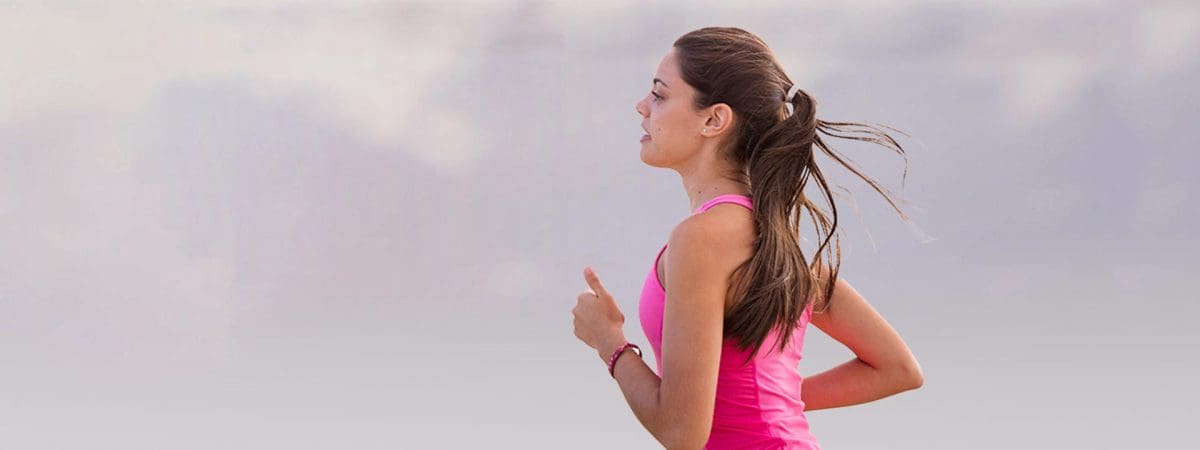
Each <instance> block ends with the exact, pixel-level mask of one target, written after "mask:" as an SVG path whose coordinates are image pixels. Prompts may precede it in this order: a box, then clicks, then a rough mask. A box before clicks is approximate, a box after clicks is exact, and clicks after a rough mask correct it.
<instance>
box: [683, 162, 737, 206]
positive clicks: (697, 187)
mask: <svg viewBox="0 0 1200 450" xmlns="http://www.w3.org/2000/svg"><path fill="white" fill-rule="evenodd" d="M683 187H684V189H685V190H687V194H688V201H689V202H690V203H691V205H692V206H691V208H690V209H689V210H688V211H695V210H696V208H699V207H700V206H702V205H704V204H705V203H707V202H708V201H709V200H712V199H714V198H716V197H717V196H719V195H725V194H738V195H745V196H749V195H750V186H749V185H748V184H746V183H738V182H736V181H733V180H730V179H727V178H725V177H722V176H720V175H718V174H715V173H702V172H699V171H698V172H694V173H692V174H684V175H683Z"/></svg>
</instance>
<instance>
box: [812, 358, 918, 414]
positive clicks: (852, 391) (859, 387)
mask: <svg viewBox="0 0 1200 450" xmlns="http://www.w3.org/2000/svg"><path fill="white" fill-rule="evenodd" d="M918 386H920V381H917V378H916V377H915V376H914V375H913V374H912V373H911V371H908V370H904V369H900V368H897V369H882V368H875V367H872V366H871V365H869V364H867V363H866V362H864V361H863V360H861V359H858V358H854V359H853V360H850V361H847V362H845V363H843V364H841V365H839V366H837V367H834V368H832V369H829V370H826V371H824V372H821V373H818V374H816V375H812V376H808V377H805V378H804V381H803V383H802V384H801V387H800V398H801V400H803V401H804V410H805V411H814V410H818V409H827V408H838V407H842V406H850V405H857V404H860V403H866V402H869V401H873V400H878V399H881V398H884V397H888V396H891V395H894V394H898V393H900V392H904V391H907V390H910V389H915V388H917V387H918Z"/></svg>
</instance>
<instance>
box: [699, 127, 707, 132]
mask: <svg viewBox="0 0 1200 450" xmlns="http://www.w3.org/2000/svg"><path fill="white" fill-rule="evenodd" d="M705 131H708V128H705V129H703V130H700V132H701V133H703V132H705Z"/></svg>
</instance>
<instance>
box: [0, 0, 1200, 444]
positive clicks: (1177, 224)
mask: <svg viewBox="0 0 1200 450" xmlns="http://www.w3.org/2000/svg"><path fill="white" fill-rule="evenodd" d="M796 3H799V2H784V1H773V2H750V3H749V4H741V3H738V4H734V3H731V2H697V1H688V2H669V3H668V2H660V3H653V4H648V3H644V2H636V1H606V2H603V3H601V2H594V4H585V5H580V4H576V2H536V1H530V2H399V3H389V2H363V1H332V0H328V1H308V2H285V1H278V0H256V1H232V0H221V1H192V0H189V1H170V2H166V1H164V2H150V3H146V2H132V1H105V2H92V1H79V2H70V1H58V2H26V1H16V2H3V3H0V399H2V400H0V447H3V448H19V449H59V448H104V449H107V448H113V449H143V448H144V449H160V448H172V449H216V448H222V449H224V448H245V449H267V448H272V449H273V448H279V449H283V448H287V449H342V448H355V449H374V448H380V449H383V448H388V449H397V448H414V449H415V448H446V449H460V448H461V449H467V448H574V449H612V448H647V449H649V448H658V446H657V443H656V442H655V441H654V440H653V438H652V437H651V436H650V435H649V433H647V432H646V431H645V430H644V429H643V428H642V427H641V426H640V424H639V423H638V422H637V420H636V419H635V418H634V416H633V414H632V412H631V411H630V410H629V408H628V406H627V405H626V404H625V401H624V399H623V398H622V396H621V393H620V391H619V388H618V387H617V386H616V384H615V383H614V382H613V381H612V380H611V379H610V378H609V376H608V374H607V372H606V370H605V368H604V365H603V362H602V361H600V360H599V358H597V357H596V354H595V352H594V351H593V350H591V349H590V348H588V347H586V345H584V344H583V343H582V342H580V341H579V340H577V339H576V338H575V336H574V335H573V334H572V317H571V308H572V307H573V306H574V304H575V297H576V295H577V294H578V293H579V292H581V291H583V290H585V289H586V288H587V285H586V284H585V282H584V280H583V278H582V269H583V267H584V266H586V265H591V266H592V267H595V268H596V270H597V272H598V274H599V275H600V277H601V279H602V280H603V282H604V283H605V285H606V286H607V287H608V289H609V290H610V291H612V292H613V293H614V295H615V296H616V297H617V300H618V303H619V304H620V305H621V307H622V309H623V311H624V312H625V314H626V326H625V333H626V336H627V337H628V338H629V339H630V340H631V341H633V342H634V343H637V344H639V345H643V346H645V345H646V344H647V342H646V339H645V336H644V335H643V334H642V331H641V329H640V327H638V326H637V324H638V321H637V319H636V317H637V315H636V314H637V295H638V293H640V292H641V287H642V286H641V283H642V281H643V280H644V279H645V276H646V273H647V271H648V270H649V268H650V265H651V263H652V262H653V258H654V256H655V254H657V251H658V249H659V248H660V246H661V245H662V244H663V243H664V242H665V240H666V237H667V233H668V232H669V231H670V229H671V228H672V226H673V225H674V224H676V223H677V222H678V221H679V220H681V219H683V218H684V217H685V216H686V215H687V214H688V212H689V210H688V207H689V206H688V205H689V203H688V199H687V196H686V193H685V192H684V191H683V189H682V186H681V184H680V179H679V177H678V175H677V174H676V173H675V172H672V171H667V170H662V169H656V168H651V167H648V166H645V165H644V164H643V163H641V161H640V159H639V156H638V152H639V149H640V144H639V143H638V138H639V137H640V136H641V133H642V130H641V129H640V124H641V119H640V118H639V116H637V115H635V114H636V113H635V111H634V104H635V102H637V100H638V99H640V98H641V97H642V96H644V95H645V94H646V92H647V90H648V89H649V88H650V79H651V78H652V77H653V75H654V70H655V68H656V66H657V65H658V62H659V59H660V58H661V57H662V55H663V53H665V52H666V50H667V49H668V48H669V46H670V45H671V43H672V42H673V41H674V40H675V38H677V37H678V36H680V35H682V34H683V33H686V32H688V31H691V30H693V29H696V28H699V27H703V26H714V25H715V26H738V27H742V28H745V29H747V30H749V31H751V32H753V33H756V34H758V35H759V36H761V37H762V38H763V39H765V40H766V42H767V43H768V45H770V46H771V47H772V49H773V50H774V52H775V53H776V55H777V56H778V57H779V59H780V61H781V62H782V63H783V65H784V67H785V69H787V70H788V73H789V75H790V76H791V77H792V78H793V79H794V80H795V81H796V82H798V83H800V84H802V86H803V87H804V89H805V90H806V91H808V92H809V93H811V94H812V95H813V96H814V97H815V98H816V99H817V101H818V110H817V111H818V112H817V114H818V116H819V117H821V118H823V119H827V120H855V121H869V122H878V123H883V124H887V125H889V126H893V127H896V128H900V129H902V130H904V131H905V132H907V133H908V134H909V135H910V136H911V137H909V138H906V139H904V140H902V141H901V143H902V144H903V145H905V148H906V149H907V150H908V153H907V155H908V166H907V170H908V172H907V179H906V180H905V183H904V184H903V185H902V184H901V175H902V173H903V171H904V169H905V165H904V161H903V160H902V159H901V158H899V157H898V156H897V155H895V154H894V153H889V152H888V151H886V150H884V149H883V148H880V147H872V146H868V145H851V144H849V143H845V142H835V143H834V144H835V145H836V146H837V147H838V148H839V150H841V151H842V152H843V153H845V154H846V155H848V156H849V157H850V158H852V159H853V160H854V161H856V162H858V163H859V164H860V165H861V166H862V167H863V168H864V170H865V171H866V172H867V173H868V174H869V175H870V176H872V177H873V178H874V179H875V180H877V181H879V182H881V183H883V184H884V185H885V186H887V187H888V188H889V189H891V190H893V191H894V192H896V193H897V195H899V196H900V198H902V199H904V200H906V201H907V203H905V204H902V205H901V207H902V208H903V209H904V211H905V212H906V213H908V214H909V215H910V217H911V218H912V220H913V221H914V224H913V225H909V224H906V223H904V221H902V220H901V219H900V218H899V216H898V215H897V214H896V213H895V211H893V210H891V209H890V207H889V206H888V205H887V203H886V202H885V201H884V200H883V198H882V197H880V196H879V195H878V194H877V193H875V192H874V191H873V190H871V189H870V187H869V186H867V185H866V184H865V183H862V182H861V181H858V180H857V179H856V178H854V177H853V175H852V174H850V173H848V172H847V171H845V170H844V169H840V168H839V167H837V166H836V165H835V164H834V162H833V161H830V160H828V159H821V158H819V159H818V161H819V163H821V164H824V165H823V166H822V167H825V168H826V170H827V172H833V173H832V174H831V176H832V178H833V179H834V181H835V182H837V183H838V184H839V185H841V186H844V187H845V188H846V189H848V190H849V192H851V193H852V195H842V196H840V197H837V200H838V201H839V203H838V205H839V214H840V218H841V221H840V225H841V229H842V231H843V240H842V242H843V265H842V274H841V275H842V277H844V278H846V279H847V280H849V281H850V282H851V283H852V284H853V285H854V286H855V287H856V288H857V289H858V291H859V292H860V293H862V294H863V295H864V296H866V297H867V299H868V301H870V302H871V303H872V304H873V305H874V306H875V307H876V308H877V309H878V310H879V311H880V312H881V313H883V314H884V316H885V317H886V318H887V319H888V321H889V323H891V325H892V326H893V327H895V328H896V329H897V330H898V331H899V332H900V333H901V335H902V336H903V337H904V338H905V340H906V342H907V343H908V344H909V346H910V348H911V349H912V350H913V352H914V354H915V355H916V356H917V358H918V360H919V361H920V363H921V366H922V369H923V370H924V373H925V380H926V381H925V385H924V387H922V388H921V389H919V390H916V391H909V392H905V393H902V394H900V395H897V396H894V397H889V398H886V399H883V400H880V401H878V402H874V403H869V404H865V405H859V406H854V407H849V408H840V409H833V410H822V411H813V412H810V413H809V414H808V417H809V420H810V422H811V423H812V432H813V434H814V435H815V436H816V437H817V438H818V439H819V440H820V442H821V443H822V445H823V446H824V447H825V448H829V449H839V448H895V449H908V448H912V449H917V448H920V449H963V448H971V449H981V450H982V449H1007V448H1011V447H1013V446H1020V447H1021V448H1028V449H1063V448H1087V449H1126V448H1154V449H1184V448H1191V446H1192V445H1194V442H1195V441H1196V440H1197V439H1200V432H1198V431H1197V428H1196V427H1195V424H1194V417H1195V415H1194V412H1192V413H1187V412H1186V411H1190V410H1192V409H1191V408H1190V407H1189V405H1191V404H1194V403H1195V402H1198V401H1200V389H1197V388H1196V387H1195V385H1194V380H1196V379H1198V378H1200V363H1198V362H1197V361H1196V358H1195V356H1194V355H1195V353H1196V348H1197V344H1200V329H1198V328H1197V327H1195V326H1194V324H1193V323H1192V322H1193V318H1195V317H1196V316H1197V315H1200V304H1198V302H1197V300H1200V298H1198V296H1197V294H1196V292H1197V289H1198V288H1200V283H1198V282H1197V278H1196V275H1195V274H1196V271H1197V270H1198V269H1200V257H1198V256H1197V255H1200V239H1198V238H1197V237H1196V236H1195V235H1194V234H1193V233H1194V230H1196V229H1198V228H1200V214H1198V213H1197V212H1196V209H1195V208H1194V207H1192V205H1190V204H1189V202H1191V201H1194V200H1195V199H1196V198H1197V197H1200V177H1197V176H1196V175H1195V173H1194V172H1195V168H1196V167H1197V165H1198V164H1200V156H1198V154H1197V150H1198V149H1200V145H1198V144H1200V128H1198V127H1197V126H1196V125H1195V123H1196V122H1197V120H1198V119H1200V112H1198V111H1197V105H1200V90H1198V88H1197V86H1198V84H1197V83H1196V80H1197V79H1200V4H1197V3H1195V2H1136V4H1137V5H1138V6H1132V5H1134V4H1135V2H1122V1H1111V2H1103V1H1097V2H1074V1H1068V2H1046V1H1015V2H1014V1H1008V2H992V3H987V2H970V3H969V4H968V3H967V2H954V1H927V2H901V1H883V0H879V1H849V2H847V1H815V2H804V4H803V5H796ZM850 358H853V354H851V353H850V352H849V351H848V350H847V349H846V348H845V347H842V346H840V344H838V343H837V342H836V341H832V340H831V339H829V338H828V337H826V336H824V335H823V334H821V333H819V332H816V331H814V332H810V333H808V339H807V340H806V343H805V348H804V359H803V361H802V362H801V365H800V371H801V372H802V373H803V374H804V375H805V376H807V375H810V374H814V373H818V372H821V371H823V370H826V369H828V368H831V367H833V366H835V365H837V364H840V363H842V362H844V361H846V360H848V359H850Z"/></svg>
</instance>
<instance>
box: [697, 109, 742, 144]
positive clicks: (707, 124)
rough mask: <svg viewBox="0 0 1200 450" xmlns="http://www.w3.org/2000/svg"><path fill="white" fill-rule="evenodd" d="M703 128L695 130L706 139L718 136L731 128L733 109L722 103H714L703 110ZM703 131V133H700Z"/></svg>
mask: <svg viewBox="0 0 1200 450" xmlns="http://www.w3.org/2000/svg"><path fill="white" fill-rule="evenodd" d="M703 117H704V126H702V127H701V130H697V131H699V132H700V134H701V135H703V136H706V137H713V136H718V135H720V134H721V133H724V132H725V131H726V130H730V129H732V128H733V108H730V107H729V105H727V104H724V103H715V104H713V105H712V106H709V107H708V108H706V109H705V113H704V115H703ZM702 130H705V131H702Z"/></svg>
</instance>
